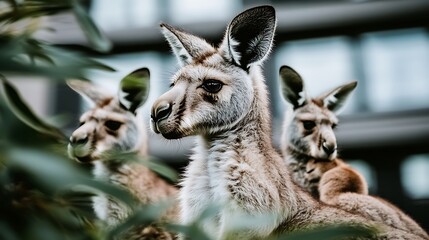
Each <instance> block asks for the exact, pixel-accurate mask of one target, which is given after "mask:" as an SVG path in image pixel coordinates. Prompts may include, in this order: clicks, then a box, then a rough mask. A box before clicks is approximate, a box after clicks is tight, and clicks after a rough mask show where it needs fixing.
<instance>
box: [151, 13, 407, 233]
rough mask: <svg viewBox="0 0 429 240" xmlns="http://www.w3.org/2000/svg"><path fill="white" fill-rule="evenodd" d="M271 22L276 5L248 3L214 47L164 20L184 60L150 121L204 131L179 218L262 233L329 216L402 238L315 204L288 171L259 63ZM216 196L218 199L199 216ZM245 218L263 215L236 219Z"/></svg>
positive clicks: (156, 127)
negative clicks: (250, 5) (276, 138)
mask: <svg viewBox="0 0 429 240" xmlns="http://www.w3.org/2000/svg"><path fill="white" fill-rule="evenodd" d="M275 26H276V19H275V11H274V8H272V7H270V6H261V7H256V8H252V9H249V10H247V11H244V12H243V13H241V14H239V15H238V16H236V17H235V18H234V19H233V20H232V21H231V23H230V24H229V26H228V28H227V30H226V34H225V37H224V40H223V42H222V43H221V45H220V46H219V47H218V48H215V47H213V46H211V45H210V44H208V43H207V42H206V41H205V40H203V39H201V38H198V37H196V36H194V35H191V34H188V33H185V32H183V31H181V30H178V29H176V28H173V27H171V26H168V25H166V24H162V25H161V28H162V31H163V33H164V36H165V38H166V39H167V41H168V42H169V44H170V46H171V47H172V49H173V52H174V53H175V54H176V56H177V59H178V60H179V62H180V65H181V68H180V69H179V70H178V71H177V72H176V74H175V75H174V76H173V77H172V84H171V86H172V87H171V89H170V90H169V91H167V92H166V93H164V94H163V95H162V96H160V97H159V98H158V99H157V100H156V101H155V102H154V104H153V106H152V115H151V118H152V129H153V131H154V132H156V133H160V134H162V135H163V136H164V137H165V138H167V139H180V138H183V137H187V136H191V135H198V136H199V138H198V141H197V143H196V146H195V148H194V150H193V154H192V156H191V161H190V163H189V165H188V167H187V168H186V170H185V174H184V177H183V181H182V183H181V184H182V189H181V190H180V203H181V210H182V212H181V222H182V223H183V224H190V223H194V222H196V221H197V222H196V223H197V225H198V226H200V227H201V228H202V229H203V230H204V231H205V232H206V233H207V234H208V235H209V236H211V237H212V238H214V239H259V238H265V237H268V236H273V235H276V234H278V233H285V232H286V233H287V232H293V231H297V230H303V229H310V228H314V227H319V226H328V225H330V224H360V225H362V226H364V227H367V228H372V227H379V230H380V231H381V232H382V233H380V235H377V236H373V238H376V239H393V238H394V237H396V236H399V237H403V239H406V237H405V236H404V234H405V233H403V232H401V231H399V230H397V231H395V232H393V231H390V228H389V227H387V226H385V225H382V224H375V223H374V222H371V221H368V220H367V219H365V218H364V217H362V216H360V215H355V214H351V213H348V212H346V211H344V210H340V209H338V208H335V207H329V206H326V205H324V204H322V203H319V202H318V201H316V200H315V199H314V198H312V197H311V196H310V195H309V194H307V193H305V192H304V191H302V190H301V189H300V188H299V187H298V186H296V185H295V184H294V183H293V182H292V180H291V179H290V177H289V173H288V170H287V167H286V164H285V162H284V161H283V159H282V157H281V156H280V154H279V153H278V152H277V151H276V150H275V149H274V147H273V144H272V139H271V118H270V113H269V103H268V96H267V94H268V93H267V89H266V85H265V80H264V78H263V75H262V71H261V67H260V64H261V63H262V62H263V60H264V59H265V58H266V57H267V55H268V53H269V52H270V50H271V45H272V41H273V34H274V30H275ZM213 204H214V205H216V206H219V208H216V209H215V210H214V214H212V215H210V217H206V218H204V219H202V220H201V219H200V218H199V217H200V216H201V215H202V214H203V213H204V211H205V210H206V209H207V208H208V207H210V206H213ZM240 217H246V218H245V219H246V220H251V219H255V218H256V219H258V218H259V220H261V219H260V218H263V221H254V222H252V221H250V222H246V224H245V225H239V224H241V223H243V218H240ZM239 219H241V220H239ZM243 224H244V223H243Z"/></svg>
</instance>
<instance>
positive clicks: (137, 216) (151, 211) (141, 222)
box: [109, 201, 174, 239]
mask: <svg viewBox="0 0 429 240" xmlns="http://www.w3.org/2000/svg"><path fill="white" fill-rule="evenodd" d="M173 202H174V201H163V202H158V203H156V204H149V205H145V206H142V207H140V208H138V209H136V211H135V212H134V214H133V215H131V216H130V217H128V218H127V219H126V220H125V221H124V222H122V223H121V224H119V225H118V226H117V227H115V228H114V229H112V230H111V231H110V232H109V239H116V237H118V236H121V235H122V234H123V233H124V232H125V231H129V230H130V229H131V228H132V229H133V230H137V231H141V230H142V229H143V228H145V227H147V226H149V225H150V224H153V223H154V222H157V221H159V219H160V218H161V216H162V214H163V213H165V211H166V210H167V209H168V208H169V207H171V205H172V204H173Z"/></svg>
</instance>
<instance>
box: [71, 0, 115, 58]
mask: <svg viewBox="0 0 429 240" xmlns="http://www.w3.org/2000/svg"><path fill="white" fill-rule="evenodd" d="M72 6H73V12H74V14H75V16H76V19H77V21H78V23H79V25H80V27H81V28H82V30H83V32H84V34H85V36H86V38H87V39H88V41H89V43H90V44H91V46H92V47H93V48H94V49H95V50H97V51H99V52H104V53H105V52H108V51H110V50H111V49H112V43H111V42H110V40H109V39H108V38H107V37H106V36H105V35H104V34H103V33H102V32H101V31H100V30H99V29H98V28H97V26H96V25H95V23H94V22H93V21H92V19H91V18H90V17H89V16H88V14H87V12H86V11H85V9H84V8H83V7H82V6H81V5H80V3H79V2H78V1H76V0H73V1H72Z"/></svg>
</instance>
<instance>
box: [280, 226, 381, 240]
mask: <svg viewBox="0 0 429 240" xmlns="http://www.w3.org/2000/svg"><path fill="white" fill-rule="evenodd" d="M375 233H376V229H368V228H365V227H363V226H358V225H333V226H327V227H319V228H316V229H311V230H302V231H300V232H295V233H286V234H282V235H280V236H279V237H276V238H274V239H276V240H283V239H284V240H286V239H287V240H302V239H306V240H332V239H349V238H351V237H353V238H362V239H373V237H374V235H375Z"/></svg>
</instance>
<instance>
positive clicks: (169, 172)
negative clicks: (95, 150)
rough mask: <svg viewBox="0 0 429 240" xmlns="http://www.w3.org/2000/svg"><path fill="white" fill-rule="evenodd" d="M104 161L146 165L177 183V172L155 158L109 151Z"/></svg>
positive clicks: (133, 153)
mask: <svg viewBox="0 0 429 240" xmlns="http://www.w3.org/2000/svg"><path fill="white" fill-rule="evenodd" d="M103 159H106V160H105V161H106V162H118V163H125V162H136V163H140V164H143V165H145V166H146V167H148V168H149V169H150V170H152V171H154V172H156V173H158V174H160V175H161V176H163V177H166V178H167V179H169V180H170V181H172V182H176V181H177V178H178V176H177V172H176V171H175V170H173V169H172V168H170V167H168V166H166V165H165V164H162V163H161V162H160V161H159V159H156V158H154V157H142V156H139V155H137V154H136V153H135V152H118V151H109V152H107V153H106V154H105V155H104V156H103Z"/></svg>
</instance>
